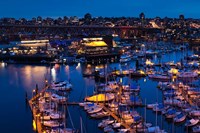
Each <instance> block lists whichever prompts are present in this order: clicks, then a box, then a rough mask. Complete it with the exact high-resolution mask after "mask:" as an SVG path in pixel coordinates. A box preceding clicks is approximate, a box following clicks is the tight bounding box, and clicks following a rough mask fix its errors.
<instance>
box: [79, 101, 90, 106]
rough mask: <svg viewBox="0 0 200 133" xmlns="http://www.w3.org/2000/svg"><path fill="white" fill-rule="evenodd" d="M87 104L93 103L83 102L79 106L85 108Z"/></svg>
mask: <svg viewBox="0 0 200 133" xmlns="http://www.w3.org/2000/svg"><path fill="white" fill-rule="evenodd" d="M87 104H92V102H82V103H79V106H81V107H84V106H85V105H87Z"/></svg>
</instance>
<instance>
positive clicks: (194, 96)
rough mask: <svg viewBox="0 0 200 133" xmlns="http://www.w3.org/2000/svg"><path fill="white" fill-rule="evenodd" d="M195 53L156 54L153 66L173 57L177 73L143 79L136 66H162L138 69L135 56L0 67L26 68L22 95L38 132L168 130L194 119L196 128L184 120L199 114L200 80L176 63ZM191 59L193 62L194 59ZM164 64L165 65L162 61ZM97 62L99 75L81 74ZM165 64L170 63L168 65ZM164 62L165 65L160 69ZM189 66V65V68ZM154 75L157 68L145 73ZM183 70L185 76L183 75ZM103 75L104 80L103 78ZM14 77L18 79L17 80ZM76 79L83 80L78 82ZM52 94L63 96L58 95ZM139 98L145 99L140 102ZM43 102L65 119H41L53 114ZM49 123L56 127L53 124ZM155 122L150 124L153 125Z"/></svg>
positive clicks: (179, 129) (186, 128) (187, 128)
mask: <svg viewBox="0 0 200 133" xmlns="http://www.w3.org/2000/svg"><path fill="white" fill-rule="evenodd" d="M192 54H193V51H190V50H188V51H172V52H170V53H166V54H164V55H162V59H161V61H158V60H157V59H156V58H155V57H154V58H153V59H151V62H152V65H153V64H156V63H158V62H164V63H165V64H166V62H170V61H171V60H172V59H175V60H174V61H175V62H174V64H171V67H172V68H174V69H173V70H172V71H169V70H170V68H169V69H168V72H169V73H172V74H173V76H169V75H168V76H169V77H170V80H163V77H158V78H156V79H152V78H151V77H147V76H142V77H140V78H138V77H134V76H133V75H132V76H131V73H132V72H134V69H140V70H142V69H143V71H144V72H145V73H146V72H147V71H149V69H151V71H155V70H159V69H160V70H161V67H160V66H157V65H155V67H151V68H150V67H149V66H146V68H143V67H140V66H138V68H134V67H136V66H137V65H136V64H137V61H136V60H131V61H130V62H128V63H127V64H124V63H117V62H116V63H109V64H106V65H101V64H100V65H88V64H84V63H82V64H81V63H77V64H74V65H58V64H56V65H54V66H52V67H49V66H37V65H20V66H19V65H18V66H16V65H15V64H5V65H2V66H1V70H4V71H5V70H9V69H19V70H20V69H21V70H22V71H21V72H20V71H19V72H20V73H21V74H20V75H21V76H22V78H25V79H24V80H26V82H24V83H23V84H24V85H25V86H26V88H27V87H28V88H30V89H28V90H27V89H26V91H25V92H26V93H27V94H26V96H25V97H24V99H26V98H27V99H28V100H29V99H30V100H29V102H28V106H29V107H30V110H29V111H30V112H29V111H28V112H29V115H30V114H31V115H30V116H33V121H32V122H31V121H30V122H29V124H30V123H32V124H31V125H33V129H34V130H36V131H37V132H39V133H40V132H41V133H42V132H44V131H46V132H59V130H60V132H61V131H64V130H66V131H68V132H105V131H106V132H154V131H152V130H156V131H155V132H157V131H158V130H159V131H160V132H164V130H165V132H193V130H194V131H197V130H198V124H197V123H198V121H197V123H196V124H195V123H192V124H193V125H192V127H190V126H186V123H188V122H189V120H190V119H191V122H193V121H194V120H197V119H199V100H198V97H199V89H198V82H199V79H198V76H196V75H194V74H193V73H186V74H184V72H179V73H180V74H179V75H180V76H178V73H177V71H175V67H174V66H176V68H177V67H178V66H177V64H179V61H180V60H183V59H184V57H185V56H188V57H187V58H192V56H190V55H192ZM188 61H189V60H188ZM191 61H194V59H192V60H191ZM161 66H163V63H162V65H161ZM185 66H187V65H184V67H185ZM97 67H98V71H99V74H100V76H98V75H93V76H92V77H83V75H82V73H85V71H91V72H92V71H94V70H95V68H97ZM165 67H167V68H168V67H169V65H166V66H165ZM165 67H162V69H164V68H165ZM36 68H37V69H36ZM153 68H154V70H153ZM191 68H192V69H193V70H195V72H197V70H198V67H190V69H191ZM196 68H197V69H196ZM145 69H146V70H145ZM187 69H188V70H189V68H188V67H187ZM30 70H31V71H30ZM96 70H97V69H96ZM122 70H123V71H124V73H127V72H128V73H127V74H124V75H119V74H117V75H116V74H115V72H114V75H113V74H112V73H113V71H119V73H120V72H122ZM125 71H127V72H125ZM30 72H33V73H35V72H37V73H38V72H39V73H41V75H39V78H37V76H36V77H32V78H29V79H30V80H28V79H27V76H30V75H34V74H31V73H30ZM101 73H102V74H101ZM5 74H6V73H5ZM16 74H19V73H18V72H17V73H16ZM152 74H153V72H151V74H146V75H152ZM183 74H184V76H181V75H183ZM197 74H198V73H197ZM176 75H177V76H176ZM185 75H186V76H187V77H185ZM175 76H176V77H175ZM194 76H195V77H194ZM99 77H102V78H103V79H104V80H101V81H100V80H99ZM188 77H191V78H188ZM13 78H14V77H13ZM113 79H114V80H113ZM164 79H165V78H164ZM18 80H21V79H18ZM14 81H17V79H15V80H14ZM33 81H35V82H33ZM36 81H37V82H36ZM55 81H62V82H55ZM77 81H78V82H79V84H76V82H77ZM18 82H19V81H18ZM27 83H28V84H27ZM105 83H107V84H105ZM196 83H197V84H196ZM15 84H16V83H15ZM23 84H22V85H23ZM35 84H37V85H36V88H38V90H37V92H36V88H34V89H32V88H31V87H30V86H35ZM70 84H71V85H70ZM20 88H21V87H20ZM41 88H43V89H41ZM63 96H64V97H63ZM115 96H117V97H115ZM44 97H46V98H45V99H46V100H45V101H43V98H44ZM54 97H55V98H58V99H60V100H56V99H55V98H54ZM152 97H154V98H152ZM65 99H66V100H65ZM140 99H141V103H140V102H139V101H138V100H140ZM85 100H86V101H85ZM88 100H89V101H88ZM46 104H47V105H46ZM89 104H92V106H91V105H90V106H88V107H87V110H85V109H84V110H83V109H82V106H84V108H86V105H89ZM42 106H43V107H44V109H45V110H46V109H48V108H49V107H50V108H49V109H50V110H49V109H48V110H49V111H50V112H52V111H53V112H52V113H54V115H55V113H56V112H57V113H58V114H60V113H61V114H63V115H61V116H62V117H61V118H60V117H58V118H59V120H55V121H56V123H54V124H53V123H52V122H53V121H54V120H52V119H50V120H51V121H52V122H50V121H49V122H48V121H46V120H43V119H44V118H45V119H47V118H48V117H49V116H46V115H45V113H43V111H42V110H41V109H42V108H43V107H42ZM51 107H52V109H53V110H52V111H51ZM149 108H150V109H149ZM38 111H39V112H38ZM54 111H56V112H54ZM59 112H60V113H59ZM64 112H65V113H64ZM86 112H87V113H86ZM47 114H48V113H47ZM44 115H45V116H44ZM55 116H56V115H55ZM58 116H60V115H58ZM42 117H44V118H42ZM53 118H54V117H53ZM104 118H105V119H104ZM106 118H107V119H106ZM192 119H194V120H192ZM104 120H105V121H107V122H112V123H111V125H109V126H105V127H104V126H103V129H102V128H98V125H99V123H101V122H103V123H105V121H104ZM84 121H91V122H92V123H93V124H92V125H88V124H86V123H85V122H84ZM136 121H138V123H137V122H136ZM173 121H174V122H173ZM47 122H48V123H47ZM113 122H114V123H113ZM160 122H161V123H160ZM51 123H52V124H53V125H54V126H55V127H57V128H49V126H50V125H51ZM103 123H102V124H103ZM150 123H151V124H150ZM49 124H50V125H49ZM85 124H86V125H85ZM53 125H52V126H53ZM144 125H146V126H144ZM147 125H148V126H147ZM151 125H152V127H150V126H151ZM158 126H159V128H158ZM114 127H118V128H117V129H116V128H114ZM29 130H32V128H29Z"/></svg>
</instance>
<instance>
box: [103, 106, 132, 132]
mask: <svg viewBox="0 0 200 133" xmlns="http://www.w3.org/2000/svg"><path fill="white" fill-rule="evenodd" d="M101 106H102V107H103V110H104V111H106V112H108V113H109V114H110V115H111V116H112V117H113V118H114V119H115V120H117V122H120V123H121V125H122V126H123V127H125V128H126V129H129V131H130V133H136V131H135V130H134V129H132V128H131V126H130V125H128V124H127V123H125V122H123V121H122V119H120V118H119V117H118V116H117V115H116V114H115V113H114V112H112V111H111V110H109V109H108V108H107V107H105V106H104V105H103V104H101Z"/></svg>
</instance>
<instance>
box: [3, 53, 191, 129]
mask: <svg viewBox="0 0 200 133" xmlns="http://www.w3.org/2000/svg"><path fill="white" fill-rule="evenodd" d="M191 53H192V52H191V51H187V52H186V51H178V52H172V53H166V54H163V55H162V58H161V60H160V61H158V59H157V57H154V59H153V61H155V62H168V61H174V62H177V61H180V59H181V58H183V57H184V56H185V55H186V54H191ZM134 66H135V61H131V62H130V64H126V65H125V66H120V65H119V63H110V64H109V67H112V68H114V67H116V68H119V67H127V68H132V67H134ZM92 69H94V66H93V65H87V64H80V63H78V64H74V65H54V66H43V65H21V64H7V65H6V64H3V63H2V64H1V66H0V84H1V85H0V106H1V109H0V118H1V120H0V125H1V132H2V133H11V132H15V133H32V132H34V131H33V127H32V113H31V110H30V108H29V105H28V104H27V103H26V94H27V96H28V99H30V98H31V97H32V96H33V95H34V94H33V89H35V87H36V84H37V85H38V87H39V90H40V89H42V88H43V87H44V84H45V79H48V80H49V81H59V80H70V82H71V83H72V85H73V89H72V91H71V92H70V94H69V101H71V102H82V101H83V100H84V98H85V96H90V95H92V94H93V91H94V86H95V81H94V78H92V77H89V78H84V77H83V76H82V72H85V71H86V70H87V71H90V70H92ZM130 80H131V82H137V83H139V84H140V86H141V91H140V96H141V98H142V100H143V104H144V101H145V100H146V101H147V104H148V103H155V102H156V101H158V102H162V92H161V90H159V89H158V88H157V83H158V82H157V81H152V80H149V79H148V77H145V78H140V79H129V78H127V77H124V78H122V82H129V81H130ZM68 110H69V114H68V115H67V127H74V128H75V129H79V130H80V127H81V123H80V119H82V121H83V122H82V123H83V131H84V132H85V133H86V132H87V133H100V132H103V131H102V130H101V129H99V128H98V127H97V125H98V123H99V122H100V120H97V119H92V118H90V117H89V116H88V115H87V113H86V112H85V111H84V110H83V109H82V108H81V107H79V106H77V105H69V106H68ZM131 110H133V108H131ZM136 110H137V111H138V112H139V113H140V114H141V115H142V116H143V117H144V116H145V114H144V108H142V107H137V108H136ZM71 121H72V122H73V123H72V122H71ZM146 121H147V122H150V123H152V124H153V125H156V123H157V125H159V126H160V127H161V128H162V129H165V131H167V132H173V133H183V132H186V129H185V127H184V124H181V123H180V124H178V125H175V124H173V122H172V121H167V120H166V119H165V118H164V116H162V115H160V114H158V117H157V120H156V113H155V112H153V111H152V110H147V113H146Z"/></svg>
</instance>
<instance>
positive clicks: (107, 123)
mask: <svg viewBox="0 0 200 133" xmlns="http://www.w3.org/2000/svg"><path fill="white" fill-rule="evenodd" d="M113 122H114V120H110V119H106V120H102V122H100V123H99V124H98V127H100V128H104V127H106V126H107V125H110V124H112V123H113Z"/></svg>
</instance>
